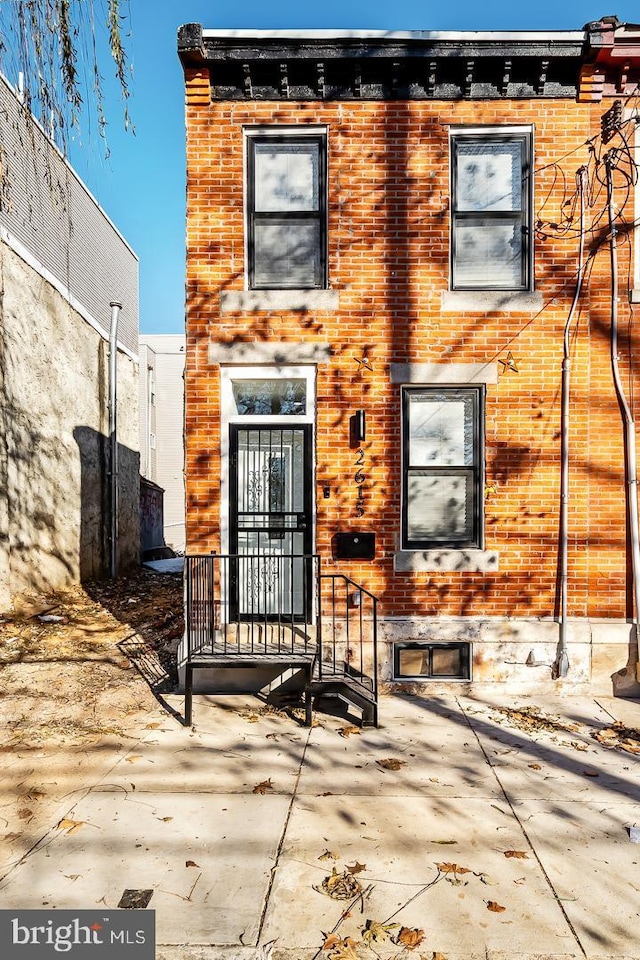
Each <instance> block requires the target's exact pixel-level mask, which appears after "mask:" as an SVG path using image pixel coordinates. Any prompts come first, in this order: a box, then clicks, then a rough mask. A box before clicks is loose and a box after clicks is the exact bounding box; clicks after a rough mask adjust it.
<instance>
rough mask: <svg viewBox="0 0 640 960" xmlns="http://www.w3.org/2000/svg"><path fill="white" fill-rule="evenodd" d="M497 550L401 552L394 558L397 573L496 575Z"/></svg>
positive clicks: (447, 549)
mask: <svg viewBox="0 0 640 960" xmlns="http://www.w3.org/2000/svg"><path fill="white" fill-rule="evenodd" d="M498 557H499V554H498V553H497V551H495V550H475V549H471V548H469V549H467V550H454V549H451V548H446V549H442V550H401V551H400V552H399V553H396V554H395V556H394V558H393V569H394V572H395V573H414V572H415V573H495V572H497V570H498Z"/></svg>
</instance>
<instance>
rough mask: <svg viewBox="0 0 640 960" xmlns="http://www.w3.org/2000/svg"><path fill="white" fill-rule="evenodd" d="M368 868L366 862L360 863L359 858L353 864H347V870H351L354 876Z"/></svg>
mask: <svg viewBox="0 0 640 960" xmlns="http://www.w3.org/2000/svg"><path fill="white" fill-rule="evenodd" d="M366 869H367V865H366V863H359V861H358V860H356V862H355V863H354V864H352V865H351V866H349V864H347V870H348V871H349V873H350V874H351V876H352V877H355V875H356V874H357V873H362V871H363V870H366Z"/></svg>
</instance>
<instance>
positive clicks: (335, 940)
mask: <svg viewBox="0 0 640 960" xmlns="http://www.w3.org/2000/svg"><path fill="white" fill-rule="evenodd" d="M322 936H323V937H324V938H325V939H324V943H323V944H322V949H323V950H332V949H333V948H334V947H336V946H337V945H338V944H339V943H340V937H339V936H338V934H337V933H330V934H329V935H328V936H327V934H325V933H323V934H322Z"/></svg>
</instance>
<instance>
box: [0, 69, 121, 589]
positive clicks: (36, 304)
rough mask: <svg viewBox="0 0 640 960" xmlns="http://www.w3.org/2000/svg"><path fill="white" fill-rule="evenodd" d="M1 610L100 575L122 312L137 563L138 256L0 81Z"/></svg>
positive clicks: (104, 564) (105, 564)
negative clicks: (113, 374) (0, 185)
mask: <svg viewBox="0 0 640 960" xmlns="http://www.w3.org/2000/svg"><path fill="white" fill-rule="evenodd" d="M0 105H1V111H0V128H1V131H2V142H3V172H4V173H5V175H6V179H5V182H4V190H3V196H2V203H0V607H1V608H6V607H7V606H8V605H9V604H10V603H11V601H12V598H13V597H14V596H15V595H16V594H18V593H20V592H23V591H36V592H42V591H49V590H55V589H59V588H62V587H65V586H67V585H68V584H70V583H72V582H77V581H79V580H83V579H87V578H91V577H98V576H102V575H105V574H107V573H108V572H109V557H110V541H109V535H110V526H111V524H110V513H109V509H110V498H109V484H110V464H109V452H110V451H109V436H108V431H109V413H108V400H109V382H108V365H109V343H108V337H109V321H110V316H111V307H110V302H111V301H119V302H121V303H122V306H123V309H122V313H121V322H120V325H119V334H120V336H119V343H118V355H117V379H118V384H117V387H118V391H117V392H118V427H117V435H118V463H119V474H118V490H119V513H118V560H119V568H120V570H122V571H124V570H126V569H127V568H129V567H131V566H132V565H134V564H137V563H138V562H139V530H140V527H139V453H138V416H137V404H138V395H137V394H138V363H137V355H136V351H137V329H138V288H137V259H136V257H135V254H134V253H133V252H132V251H131V249H130V247H129V246H128V245H127V244H126V242H125V241H124V240H123V238H122V237H121V236H120V234H119V233H118V232H117V230H116V229H115V228H114V226H113V224H111V222H110V221H109V220H108V218H107V217H106V215H105V214H104V212H103V211H102V210H101V209H100V207H99V206H98V204H97V203H96V202H95V200H94V199H93V197H92V196H91V194H90V193H89V192H88V191H87V189H86V187H84V185H83V184H82V182H81V181H80V180H78V178H77V177H76V175H75V173H74V172H73V170H72V169H71V168H70V167H69V165H68V164H67V163H66V162H65V161H64V160H63V158H62V157H61V155H60V154H59V153H58V151H57V150H56V148H55V147H54V146H53V145H52V144H51V142H50V141H49V140H48V138H47V137H46V136H45V135H44V133H43V131H42V130H41V128H40V127H39V126H38V125H37V124H36V123H35V122H34V121H33V120H32V119H31V118H30V117H29V115H28V114H27V113H25V112H24V111H23V110H22V108H21V106H20V104H19V102H18V100H17V98H16V96H15V94H14V92H13V91H12V90H11V88H10V87H9V86H8V85H7V84H6V83H5V82H4V81H3V80H1V79H0Z"/></svg>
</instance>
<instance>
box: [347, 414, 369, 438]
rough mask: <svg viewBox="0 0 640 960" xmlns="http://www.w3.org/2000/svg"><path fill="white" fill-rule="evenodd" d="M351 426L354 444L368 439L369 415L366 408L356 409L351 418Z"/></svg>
mask: <svg viewBox="0 0 640 960" xmlns="http://www.w3.org/2000/svg"><path fill="white" fill-rule="evenodd" d="M349 427H350V432H351V442H352V443H353V444H357V443H362V442H363V440H366V439H367V416H366V413H365V411H364V410H356V412H355V413H354V414H353V416H352V417H351V418H350V420H349Z"/></svg>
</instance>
